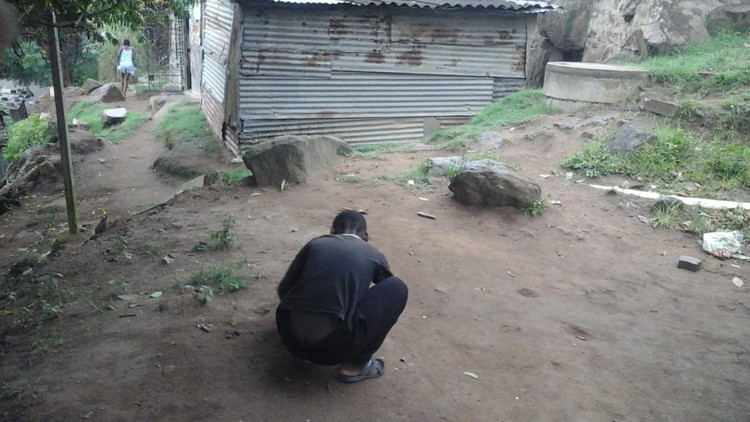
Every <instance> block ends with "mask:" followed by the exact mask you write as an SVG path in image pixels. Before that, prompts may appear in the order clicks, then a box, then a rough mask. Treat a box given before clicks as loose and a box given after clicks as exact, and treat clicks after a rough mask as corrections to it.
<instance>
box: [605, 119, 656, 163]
mask: <svg viewBox="0 0 750 422" xmlns="http://www.w3.org/2000/svg"><path fill="white" fill-rule="evenodd" d="M654 139H656V135H655V134H653V133H651V132H645V131H642V130H640V129H638V128H636V127H634V126H632V125H630V124H628V123H623V124H621V125H620V126H619V127H618V128H617V131H616V132H615V134H614V135H613V136H612V137H611V138H609V139H607V141H606V146H607V149H609V151H610V152H612V153H616V154H625V155H628V154H633V153H635V152H636V151H637V150H638V148H640V147H641V146H642V145H644V144H647V143H649V142H652V141H653V140H654Z"/></svg>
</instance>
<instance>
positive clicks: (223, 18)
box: [201, 0, 234, 103]
mask: <svg viewBox="0 0 750 422" xmlns="http://www.w3.org/2000/svg"><path fill="white" fill-rule="evenodd" d="M203 19H204V21H205V23H204V27H203V74H202V78H203V80H202V81H201V85H203V86H206V87H208V90H207V91H206V92H209V93H210V94H211V95H213V97H214V98H215V99H216V100H217V101H218V102H220V103H221V102H223V101H224V92H225V84H226V77H227V76H226V75H227V67H228V66H229V63H228V55H229V42H230V39H231V30H232V23H233V21H234V6H233V5H232V3H231V2H230V0H206V4H205V9H204V13H203Z"/></svg>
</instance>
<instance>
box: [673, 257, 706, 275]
mask: <svg viewBox="0 0 750 422" xmlns="http://www.w3.org/2000/svg"><path fill="white" fill-rule="evenodd" d="M702 262H703V261H701V260H700V259H698V258H693V257H692V256H687V255H681V256H680V261H679V262H678V263H677V268H682V269H684V270H690V271H698V270H700V269H701V263H702Z"/></svg>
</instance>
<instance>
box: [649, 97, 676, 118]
mask: <svg viewBox="0 0 750 422" xmlns="http://www.w3.org/2000/svg"><path fill="white" fill-rule="evenodd" d="M641 108H642V109H643V110H646V111H650V112H651V113H654V114H658V115H660V116H664V117H675V116H677V115H679V114H680V106H679V105H678V104H675V103H672V102H669V101H662V100H657V99H656V98H648V97H644V98H643V102H642V104H641Z"/></svg>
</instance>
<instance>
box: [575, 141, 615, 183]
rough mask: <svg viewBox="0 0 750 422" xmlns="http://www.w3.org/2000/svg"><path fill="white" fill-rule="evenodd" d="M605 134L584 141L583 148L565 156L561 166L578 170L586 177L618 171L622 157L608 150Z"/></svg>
mask: <svg viewBox="0 0 750 422" xmlns="http://www.w3.org/2000/svg"><path fill="white" fill-rule="evenodd" d="M607 136H608V135H603V136H599V137H597V138H596V139H593V140H591V141H589V142H587V143H585V144H584V145H583V148H581V149H580V150H579V151H577V152H575V153H573V155H571V156H569V157H567V158H565V159H564V160H563V162H562V166H563V167H566V168H569V169H573V170H576V171H579V172H581V173H583V174H584V175H585V176H586V177H600V176H605V175H608V174H612V173H617V172H619V171H620V170H621V169H622V168H623V157H620V156H618V155H615V154H612V153H611V152H610V151H609V149H608V148H607V145H606V140H607Z"/></svg>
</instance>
